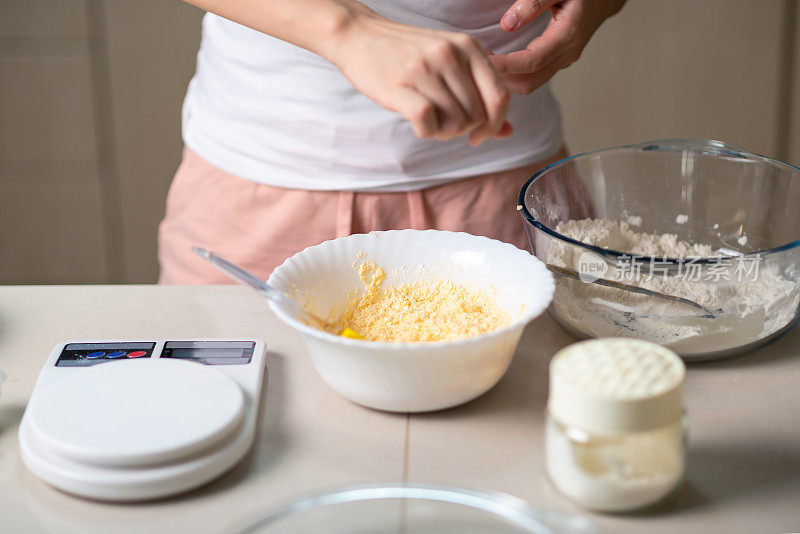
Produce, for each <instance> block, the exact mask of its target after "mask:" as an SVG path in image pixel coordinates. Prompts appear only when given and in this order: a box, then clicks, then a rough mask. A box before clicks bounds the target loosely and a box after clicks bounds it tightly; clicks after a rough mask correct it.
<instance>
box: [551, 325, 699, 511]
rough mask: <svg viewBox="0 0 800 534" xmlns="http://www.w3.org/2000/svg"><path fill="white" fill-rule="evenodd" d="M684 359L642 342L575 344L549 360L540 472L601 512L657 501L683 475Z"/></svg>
mask: <svg viewBox="0 0 800 534" xmlns="http://www.w3.org/2000/svg"><path fill="white" fill-rule="evenodd" d="M684 376H685V368H684V365H683V362H682V361H681V360H680V358H678V357H677V356H676V355H675V354H674V353H673V352H672V351H670V350H668V349H665V348H664V347H661V346H659V345H656V344H653V343H649V342H646V341H639V340H631V339H619V338H606V339H595V340H591V341H585V342H581V343H576V344H574V345H571V346H569V347H567V348H566V349H564V350H562V351H560V352H559V353H558V354H556V356H555V357H554V358H553V361H552V362H551V364H550V396H549V399H548V414H547V422H546V426H545V458H546V470H547V474H548V476H549V478H550V480H551V482H552V483H553V485H554V486H555V487H556V488H557V489H558V490H559V491H560V492H561V493H562V494H564V495H566V496H567V497H568V498H570V499H571V500H572V501H574V502H575V503H577V504H579V505H581V506H584V507H586V508H589V509H592V510H598V511H605V512H624V511H631V510H636V509H640V508H644V507H646V506H649V505H652V504H654V503H657V502H659V501H661V500H663V499H664V498H666V497H667V496H669V495H670V494H672V493H673V491H674V490H676V489H677V488H678V486H679V485H680V483H681V482H682V480H683V477H684V471H685V458H686V436H687V424H686V421H687V418H686V415H685V413H684V410H683V402H682V386H683V378H684Z"/></svg>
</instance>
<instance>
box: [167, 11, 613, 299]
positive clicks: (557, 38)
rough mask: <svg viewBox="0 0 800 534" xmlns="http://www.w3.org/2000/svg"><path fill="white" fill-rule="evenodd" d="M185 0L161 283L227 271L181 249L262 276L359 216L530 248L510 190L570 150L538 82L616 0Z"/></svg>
mask: <svg viewBox="0 0 800 534" xmlns="http://www.w3.org/2000/svg"><path fill="white" fill-rule="evenodd" d="M187 1H189V2H190V3H192V4H194V5H197V6H198V7H201V8H202V9H205V10H207V11H209V14H207V15H206V17H205V19H204V23H203V41H202V45H201V47H200V52H199V54H198V60H197V72H196V74H195V76H194V78H193V79H192V82H191V84H190V86H189V90H188V92H187V96H186V100H185V102H184V109H183V139H184V142H185V145H186V148H185V151H184V157H183V161H182V163H181V166H180V168H179V169H178V172H177V174H176V176H175V179H174V181H173V184H172V187H171V189H170V193H169V197H168V199H167V212H166V216H165V218H164V220H163V221H162V223H161V227H160V232H159V259H160V262H161V282H162V283H217V282H227V280H226V279H225V277H224V276H223V275H221V274H219V273H218V272H216V271H215V270H214V269H213V268H211V267H209V266H208V265H206V264H205V262H203V261H202V260H200V259H199V258H195V257H193V256H192V254H191V246H192V245H202V246H206V247H208V248H211V249H213V250H215V251H218V252H219V253H221V254H222V255H223V256H226V257H228V258H230V259H231V260H233V261H235V262H237V263H239V264H241V265H243V266H244V267H246V268H248V269H250V270H252V271H253V272H255V273H257V274H259V275H260V276H263V277H266V276H267V275H268V274H269V273H270V272H271V271H272V269H273V268H274V267H276V266H277V265H279V264H280V263H281V262H283V260H284V259H285V258H286V257H288V256H290V255H292V254H294V253H295V252H298V251H299V250H302V249H303V248H305V247H307V246H309V245H314V244H317V243H319V242H322V241H324V240H326V239H331V238H334V237H339V236H344V235H349V234H351V233H360V232H368V231H371V230H387V229H393V228H418V229H424V228H437V229H443V230H454V231H466V232H470V233H473V234H479V235H486V236H489V237H493V238H496V239H501V240H504V241H507V242H511V243H514V244H516V245H517V246H520V247H524V246H525V238H524V234H523V232H522V227H521V224H520V222H519V217H518V214H517V213H516V211H515V210H514V206H515V204H516V196H517V193H518V191H519V188H520V186H521V184H522V183H523V182H524V180H525V179H526V178H528V177H529V176H530V174H531V173H532V172H534V171H535V170H537V169H539V168H541V167H542V166H544V165H546V164H547V163H549V162H552V161H555V160H557V159H560V158H561V157H563V156H564V155H565V154H566V150H565V148H564V145H563V140H562V136H561V126H560V117H559V110H558V105H557V103H556V101H555V100H554V98H553V97H552V95H551V94H550V92H549V89H548V87H547V81H548V80H549V79H550V78H551V77H552V76H553V75H554V74H555V73H556V72H557V71H558V70H559V69H562V68H564V67H566V66H568V65H570V64H571V63H572V62H574V61H575V60H577V59H578V57H579V55H580V53H581V51H582V50H583V48H584V46H585V45H586V43H587V42H588V40H589V38H590V37H591V36H592V34H593V33H594V32H595V30H596V29H597V28H598V27H599V25H600V24H601V23H602V22H603V21H604V20H605V19H606V18H608V17H609V16H611V15H612V14H614V13H616V12H617V11H618V10H619V9H620V8H621V7H622V4H623V3H624V0H560V1H555V0H517V1H516V2H515V3H513V5H510V6H509V4H510V2H508V1H506V0H481V1H477V0H476V1H472V2H468V1H465V0H461V1H458V0H438V1H436V0H392V1H389V0H386V1H382V0H369V1H366V0H365V1H364V2H357V1H355V0H270V1H268V2H266V1H259V0H187ZM548 12H549V15H550V16H548Z"/></svg>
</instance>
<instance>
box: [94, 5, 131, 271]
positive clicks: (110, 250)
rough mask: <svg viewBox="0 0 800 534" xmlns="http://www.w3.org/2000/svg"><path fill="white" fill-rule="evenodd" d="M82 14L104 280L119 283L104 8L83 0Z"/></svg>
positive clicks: (122, 249)
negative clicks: (86, 32)
mask: <svg viewBox="0 0 800 534" xmlns="http://www.w3.org/2000/svg"><path fill="white" fill-rule="evenodd" d="M86 17H87V23H88V27H89V52H90V58H91V61H90V65H91V67H90V68H91V76H92V92H93V96H94V98H93V101H94V115H95V117H94V123H95V135H96V137H97V152H98V154H97V156H98V170H99V174H100V199H101V203H102V204H101V210H102V217H103V237H104V239H105V259H106V283H110V284H121V283H124V282H125V281H126V273H125V258H124V254H125V247H124V245H123V235H122V234H123V228H122V215H121V214H122V209H121V208H122V206H121V204H122V198H121V197H120V187H119V173H118V169H117V162H116V151H115V144H114V125H113V117H112V111H113V109H112V105H111V79H110V72H109V69H110V66H109V58H108V35H107V31H106V24H105V22H106V20H105V11H104V9H103V4H102V2H101V1H100V0H90V1H89V2H87V4H86Z"/></svg>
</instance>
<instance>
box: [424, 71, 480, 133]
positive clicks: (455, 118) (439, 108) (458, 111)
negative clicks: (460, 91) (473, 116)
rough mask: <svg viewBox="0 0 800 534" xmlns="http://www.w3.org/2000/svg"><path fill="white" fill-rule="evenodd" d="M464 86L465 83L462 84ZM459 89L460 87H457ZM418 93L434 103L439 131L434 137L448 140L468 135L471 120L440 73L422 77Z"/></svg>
mask: <svg viewBox="0 0 800 534" xmlns="http://www.w3.org/2000/svg"><path fill="white" fill-rule="evenodd" d="M460 85H462V86H463V83H462V84H460ZM457 87H458V85H457ZM416 90H417V92H419V93H421V94H422V95H423V96H424V97H426V98H427V99H428V100H429V101H430V102H432V103H433V105H434V107H435V111H436V116H437V123H438V126H439V128H438V130H437V131H436V133H435V134H434V135H433V137H436V138H437V139H439V140H447V139H451V138H453V137H456V136H458V135H461V134H463V133H466V132H467V131H468V130H469V128H470V126H471V123H470V120H469V119H468V117H467V113H466V112H465V111H464V108H462V107H461V103H460V102H459V101H458V98H457V97H456V96H455V95H454V94H453V91H452V90H451V88H450V87H448V85H447V84H446V83H445V82H444V79H443V78H442V77H441V76H440V75H439V74H438V73H432V74H428V75H425V76H421V77H420V78H419V80H417V84H416Z"/></svg>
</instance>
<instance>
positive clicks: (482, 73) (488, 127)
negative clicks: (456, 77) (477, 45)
mask: <svg viewBox="0 0 800 534" xmlns="http://www.w3.org/2000/svg"><path fill="white" fill-rule="evenodd" d="M470 67H471V73H472V78H473V79H474V80H475V85H476V86H477V88H478V91H479V92H480V95H481V100H482V101H483V105H484V107H485V109H486V122H485V123H484V124H483V125H482V126H480V127H478V128H477V129H476V130H475V131H474V132H472V134H471V135H470V139H469V142H470V144H473V145H478V144H480V143H482V142H483V141H486V140H487V139H490V138H492V137H496V136H497V134H498V133H499V132H500V129H501V128H502V127H503V124H504V123H505V121H506V113H507V112H508V104H509V102H510V100H511V94H510V93H509V91H508V87H506V83H505V82H504V81H503V77H502V76H500V74H499V73H498V72H497V70H496V69H495V68H494V67H493V66H492V64H491V62H490V61H489V57H488V56H487V55H486V53H485V52H484V51H483V50H480V49H478V50H477V51H476V52H475V53H473V54H471V57H470Z"/></svg>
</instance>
